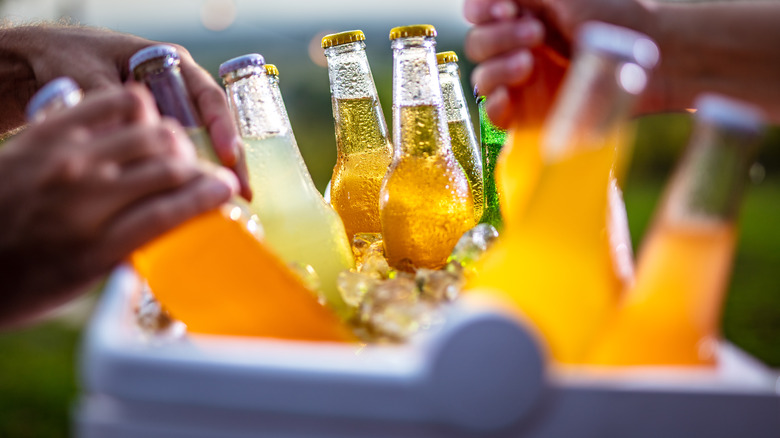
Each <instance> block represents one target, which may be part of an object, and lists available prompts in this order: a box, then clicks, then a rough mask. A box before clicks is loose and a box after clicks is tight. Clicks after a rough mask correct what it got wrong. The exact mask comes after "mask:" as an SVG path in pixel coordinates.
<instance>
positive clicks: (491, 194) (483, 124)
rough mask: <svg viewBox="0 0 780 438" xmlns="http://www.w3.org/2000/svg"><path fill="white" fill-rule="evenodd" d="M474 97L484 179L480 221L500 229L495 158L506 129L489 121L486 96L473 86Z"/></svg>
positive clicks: (497, 155)
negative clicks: (483, 199) (481, 94)
mask: <svg viewBox="0 0 780 438" xmlns="http://www.w3.org/2000/svg"><path fill="white" fill-rule="evenodd" d="M474 97H475V98H476V99H477V109H478V110H479V138H480V144H481V146H482V176H483V181H484V186H483V187H484V197H485V209H484V213H483V214H482V218H481V219H480V221H479V222H480V223H483V224H490V225H493V226H494V227H496V229H497V230H499V231H501V230H502V229H503V228H504V221H503V219H502V217H501V205H500V202H499V198H500V197H501V196H500V193H499V190H498V184H497V183H496V160H498V157H499V154H500V153H501V149H502V148H503V147H504V143H505V142H506V135H507V134H506V131H504V130H503V129H501V128H499V127H497V126H496V125H494V124H493V122H491V121H490V118H489V117H488V115H487V110H485V103H486V101H487V100H486V98H485V96H480V95H479V92H478V90H477V89H476V88H474Z"/></svg>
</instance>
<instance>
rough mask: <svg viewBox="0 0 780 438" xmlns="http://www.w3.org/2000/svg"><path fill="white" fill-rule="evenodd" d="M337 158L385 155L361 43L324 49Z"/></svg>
mask: <svg viewBox="0 0 780 438" xmlns="http://www.w3.org/2000/svg"><path fill="white" fill-rule="evenodd" d="M325 56H326V58H327V60H328V75H329V77H330V91H331V96H332V99H333V119H334V121H335V125H336V146H337V148H338V156H339V158H340V159H341V158H343V157H345V156H347V155H350V154H355V153H362V152H369V151H387V147H388V146H387V145H388V143H389V139H388V134H387V123H386V122H385V116H384V114H383V112H382V107H381V106H380V105H379V98H378V96H377V91H376V86H375V85H374V78H373V77H372V75H371V69H370V67H369V65H368V58H367V57H366V51H365V44H364V43H363V42H362V41H358V42H354V43H348V44H341V45H338V46H334V47H329V48H327V49H325Z"/></svg>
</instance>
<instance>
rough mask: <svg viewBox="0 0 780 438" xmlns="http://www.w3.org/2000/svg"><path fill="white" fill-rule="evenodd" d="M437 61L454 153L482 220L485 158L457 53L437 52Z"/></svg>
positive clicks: (478, 216)
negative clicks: (475, 130) (472, 117)
mask: <svg viewBox="0 0 780 438" xmlns="http://www.w3.org/2000/svg"><path fill="white" fill-rule="evenodd" d="M436 62H438V64H439V84H440V85H441V95H442V98H443V99H444V111H445V113H446V114H447V125H448V127H449V133H450V142H451V144H452V152H453V153H454V154H455V158H456V159H457V160H458V163H459V164H460V167H462V168H463V171H464V172H465V173H466V177H467V178H468V180H469V185H470V186H471V196H472V197H473V198H474V221H475V222H479V220H480V219H482V214H483V213H484V211H485V198H484V186H483V182H482V176H483V173H482V157H481V154H480V151H479V143H478V142H477V136H476V135H475V134H474V126H473V125H472V124H471V114H469V107H468V104H467V103H466V96H464V94H463V86H462V85H461V83H460V70H459V69H458V55H457V54H456V53H455V52H452V51H448V52H441V53H437V54H436Z"/></svg>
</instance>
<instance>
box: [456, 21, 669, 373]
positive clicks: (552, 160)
mask: <svg viewBox="0 0 780 438" xmlns="http://www.w3.org/2000/svg"><path fill="white" fill-rule="evenodd" d="M577 42H578V44H579V47H580V50H579V52H578V53H577V55H576V57H575V58H574V60H573V62H572V65H571V70H570V72H569V74H568V76H567V78H566V81H565V82H564V83H563V84H562V88H561V90H560V95H559V97H558V98H557V101H556V103H555V106H554V107H553V108H552V109H551V113H550V118H549V119H548V121H547V122H546V125H545V127H544V131H543V133H542V138H541V142H540V143H537V144H538V145H540V149H539V153H538V155H539V157H540V159H541V160H542V165H541V166H540V168H539V176H538V181H537V182H536V183H535V184H534V186H533V187H532V188H531V189H532V190H529V193H528V194H527V195H526V196H527V198H528V199H527V200H526V201H525V203H526V204H527V206H526V208H525V209H524V211H517V210H515V211H504V213H505V218H508V217H509V216H510V215H513V220H512V221H509V220H506V221H505V223H504V232H503V233H502V235H501V237H500V238H499V240H498V242H497V243H496V244H495V245H494V246H493V247H492V248H491V249H490V250H488V252H487V253H486V254H485V256H484V257H483V259H482V260H480V262H479V263H478V267H477V272H478V276H477V277H476V278H475V279H474V280H472V281H471V282H470V283H469V285H468V288H469V289H478V288H486V289H490V290H493V291H496V292H497V293H501V294H503V295H506V296H508V297H509V298H510V299H511V300H513V301H514V302H515V303H516V304H517V307H518V308H519V309H520V310H522V312H523V313H524V314H525V315H526V316H527V317H528V318H529V319H531V320H532V321H533V322H534V323H535V324H536V326H537V328H538V329H539V332H540V333H541V334H542V336H543V337H544V338H545V339H546V340H547V342H548V344H549V347H550V351H551V353H552V355H553V357H554V358H555V359H557V360H558V361H561V362H578V361H581V360H583V359H584V354H585V351H586V348H587V347H588V346H589V345H590V344H591V343H592V342H593V340H594V338H595V336H596V334H597V332H598V331H599V329H600V328H601V326H602V324H603V323H604V321H605V320H606V318H608V317H609V316H610V315H611V312H613V311H614V308H615V305H616V303H617V298H618V294H619V292H620V290H621V287H622V283H621V281H620V278H619V275H618V273H617V272H616V269H615V264H614V261H613V256H612V251H611V248H610V242H609V236H608V233H607V232H606V230H607V211H608V186H609V181H610V178H611V172H612V166H613V163H614V160H615V154H616V150H617V147H618V144H619V143H620V142H621V141H622V140H623V135H624V132H625V129H624V128H625V125H626V123H627V121H628V119H629V117H630V116H631V108H632V105H633V103H634V102H635V101H636V97H637V95H638V94H640V93H641V92H642V90H643V89H644V86H645V84H646V81H647V69H648V68H650V67H651V65H652V64H654V61H653V62H650V61H649V60H646V59H645V58H647V57H650V55H648V54H647V53H646V52H648V51H649V52H652V51H653V50H654V49H655V45H654V43H653V42H652V41H651V40H650V39H649V38H647V37H646V36H644V35H641V34H638V33H636V32H633V31H631V30H628V29H623V28H619V27H615V26H612V25H607V24H601V23H589V24H587V25H584V26H583V27H582V30H581V32H580V33H579V34H578V40H577ZM654 53H656V54H657V52H654ZM507 170H508V171H510V172H511V171H514V170H515V169H513V168H508V169H507ZM502 207H503V206H502Z"/></svg>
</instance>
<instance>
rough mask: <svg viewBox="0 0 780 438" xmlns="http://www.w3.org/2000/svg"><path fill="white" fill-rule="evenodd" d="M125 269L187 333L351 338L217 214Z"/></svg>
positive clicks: (280, 266) (165, 239)
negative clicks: (134, 272)
mask: <svg viewBox="0 0 780 438" xmlns="http://www.w3.org/2000/svg"><path fill="white" fill-rule="evenodd" d="M132 262H133V265H134V266H135V268H136V270H137V271H138V272H139V274H140V275H141V276H142V277H143V278H144V279H146V280H147V282H148V283H149V286H150V287H151V289H152V291H153V292H154V295H155V297H157V299H158V300H159V301H160V303H161V304H162V305H163V306H165V307H166V308H167V309H168V311H169V312H170V313H171V314H172V316H173V317H175V318H177V319H179V320H181V321H182V322H184V323H185V324H187V329H188V331H191V332H196V333H212V334H222V335H239V336H268V337H276V338H285V339H301V340H317V341H347V340H351V339H352V336H351V335H350V334H349V333H348V331H347V329H346V328H345V327H344V326H343V325H342V324H341V323H340V322H339V320H338V319H337V318H336V316H335V315H334V314H333V313H332V312H331V311H330V310H329V309H327V308H325V307H323V306H322V305H320V304H319V303H318V302H317V298H316V297H315V295H314V294H313V293H312V292H311V291H309V290H308V289H307V288H306V286H304V284H303V283H302V281H301V279H300V278H299V277H298V276H296V275H295V274H294V273H293V272H292V271H290V270H289V269H288V268H287V266H286V265H285V264H284V263H283V262H282V261H281V260H280V259H279V258H278V257H277V256H276V255H275V254H273V253H272V252H271V251H269V250H268V248H267V247H266V246H265V245H264V244H262V243H261V242H260V241H259V240H258V239H257V238H256V237H255V236H254V235H252V234H251V233H250V232H249V231H247V230H246V228H245V227H244V225H242V224H241V223H240V222H238V221H234V220H232V219H230V218H229V216H228V215H226V214H225V212H223V211H222V210H220V209H218V210H215V211H212V212H209V213H205V214H203V215H201V216H198V217H196V218H194V219H191V220H189V221H188V222H186V223H184V224H182V225H180V226H179V227H177V228H175V229H174V230H172V231H169V232H168V233H166V234H164V235H163V236H161V237H159V238H157V239H156V240H154V241H152V242H151V243H149V244H147V245H145V246H144V247H142V248H140V249H139V250H137V251H136V252H135V253H134V254H133V256H132Z"/></svg>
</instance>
